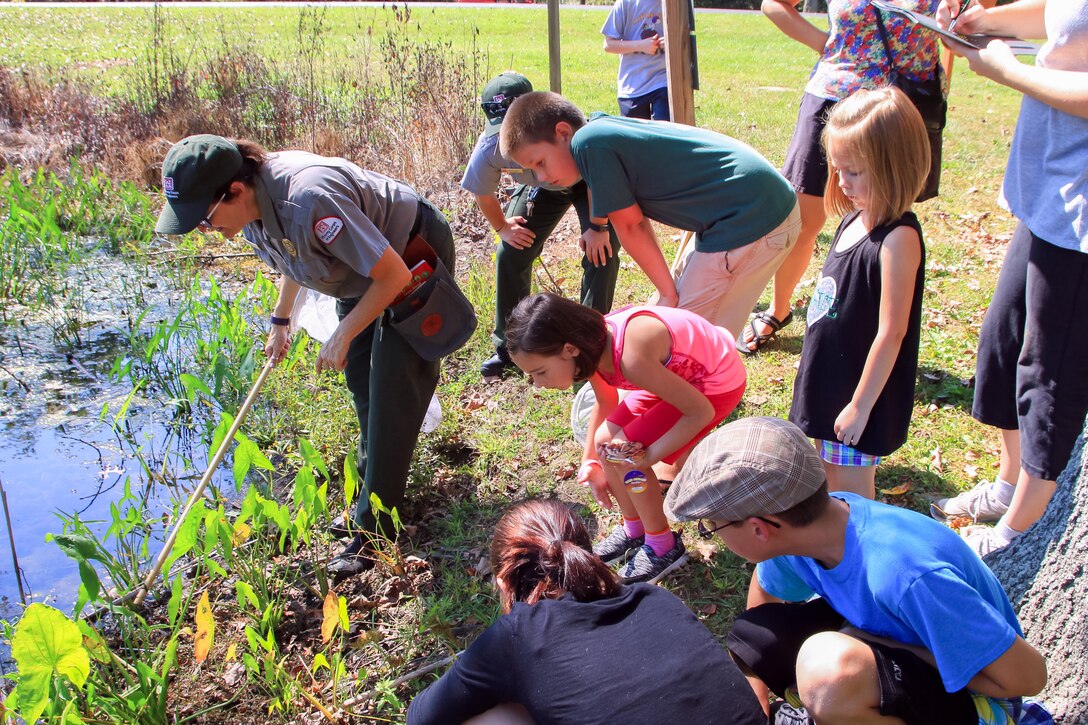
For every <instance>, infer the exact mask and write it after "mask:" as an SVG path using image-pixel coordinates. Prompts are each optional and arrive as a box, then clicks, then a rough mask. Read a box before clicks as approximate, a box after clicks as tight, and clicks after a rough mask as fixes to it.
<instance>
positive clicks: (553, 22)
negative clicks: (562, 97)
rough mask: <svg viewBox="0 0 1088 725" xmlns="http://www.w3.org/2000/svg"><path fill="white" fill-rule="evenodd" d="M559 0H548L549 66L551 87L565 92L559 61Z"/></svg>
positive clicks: (553, 90) (555, 91)
mask: <svg viewBox="0 0 1088 725" xmlns="http://www.w3.org/2000/svg"><path fill="white" fill-rule="evenodd" d="M559 58H560V56H559V0H548V68H549V69H550V71H551V76H550V80H551V89H552V92H554V93H562V92H563V73H562V67H561V65H560V61H559Z"/></svg>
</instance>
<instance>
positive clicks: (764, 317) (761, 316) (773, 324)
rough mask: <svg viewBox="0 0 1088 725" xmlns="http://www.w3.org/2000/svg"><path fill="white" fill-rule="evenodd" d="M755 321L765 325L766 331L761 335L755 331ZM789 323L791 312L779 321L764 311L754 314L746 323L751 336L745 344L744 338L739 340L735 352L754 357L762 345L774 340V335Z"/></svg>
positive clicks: (791, 319) (791, 318) (791, 320)
mask: <svg viewBox="0 0 1088 725" xmlns="http://www.w3.org/2000/svg"><path fill="white" fill-rule="evenodd" d="M756 320H759V321H760V322H762V323H763V324H764V325H766V327H767V330H766V332H764V333H763V334H760V333H759V332H757V331H756ZM791 322H793V312H792V311H790V312H788V313H787V314H786V317H785V318H784V319H781V320H780V319H778V318H777V317H775V316H774V315H772V314H771V313H770V312H767V311H766V310H764V311H763V312H758V313H756V316H755V317H753V318H752V319H751V320H749V321H748V327H749V328H751V330H752V336H751V337H750V338H748V341H747V342H745V341H744V338H741V340H740V342H739V344H738V345H737V350H739V351H740V352H742V353H744V354H745V355H755V354H756V353H757V352H759V351H760V350H761V349H763V346H764V345H766V344H767V343H768V342H770V341H771V340H773V339H774V337H775V335H777V334H778V331H779V330H781V329H782V328H783V327H785V326H786V325H788V324H790V323H791ZM751 345H754V346H755V347H750V346H751Z"/></svg>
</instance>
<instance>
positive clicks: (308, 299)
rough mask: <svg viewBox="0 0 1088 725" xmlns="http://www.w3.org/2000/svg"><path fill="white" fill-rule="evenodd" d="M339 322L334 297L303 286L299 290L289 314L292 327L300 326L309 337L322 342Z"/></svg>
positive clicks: (330, 334) (329, 335) (330, 335)
mask: <svg viewBox="0 0 1088 725" xmlns="http://www.w3.org/2000/svg"><path fill="white" fill-rule="evenodd" d="M339 324H340V319H339V318H338V317H337V316H336V300H335V299H333V298H332V297H329V296H328V295H323V294H321V293H320V292H317V291H315V290H312V289H306V288H305V287H303V288H302V289H301V290H299V293H298V297H296V298H295V306H294V314H292V315H291V327H292V329H298V328H300V327H301V328H302V329H303V330H305V331H306V334H308V335H309V336H310V337H312V338H313V339H315V340H317V341H318V342H320V343H322V344H324V343H325V342H327V341H328V339H329V338H330V337H332V333H333V331H334V330H335V329H336V326H337V325H339Z"/></svg>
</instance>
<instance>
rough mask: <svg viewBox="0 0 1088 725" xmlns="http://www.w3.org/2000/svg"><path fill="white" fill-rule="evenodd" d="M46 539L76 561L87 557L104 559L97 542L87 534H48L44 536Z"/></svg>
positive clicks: (84, 559) (98, 559) (85, 559)
mask: <svg viewBox="0 0 1088 725" xmlns="http://www.w3.org/2000/svg"><path fill="white" fill-rule="evenodd" d="M46 540H47V541H52V542H53V543H55V544H56V545H57V546H59V547H60V550H61V551H63V552H64V554H65V556H67V557H68V558H70V559H74V560H76V561H87V560H88V559H94V560H96V561H104V560H105V556H104V555H103V554H102V551H101V550H100V549H99V548H98V544H97V543H96V542H95V540H94V539H92V538H91V537H89V536H81V535H79V534H49V535H47V536H46Z"/></svg>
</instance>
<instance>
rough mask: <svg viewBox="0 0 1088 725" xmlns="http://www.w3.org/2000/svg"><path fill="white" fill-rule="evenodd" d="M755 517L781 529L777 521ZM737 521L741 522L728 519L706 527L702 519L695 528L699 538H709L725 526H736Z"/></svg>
mask: <svg viewBox="0 0 1088 725" xmlns="http://www.w3.org/2000/svg"><path fill="white" fill-rule="evenodd" d="M755 518H757V519H759V520H760V521H762V522H763V523H765V524H767V525H768V526H773V527H774V528H776V529H781V528H782V524H780V523H778V522H777V521H771V520H770V519H768V518H764V517H763V516H756V517H755ZM739 523H741V522H740V521H730V522H729V523H725V524H722V525H721V526H715V527H714V528H713V529H708V528H707V527H706V525H705V524H703V522H702V521H700V522H699V523H698V525H697V526H696V527H695V528H696V529H697V530H698V532H699V538H701V539H710V538H713V536H714V534H715V533H717V532H719V531H721V530H722V529H724V528H726V527H727V526H736V525H737V524H739Z"/></svg>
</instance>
